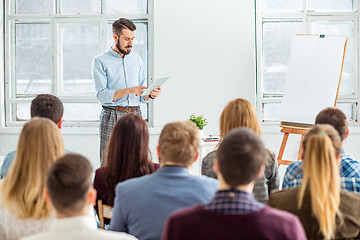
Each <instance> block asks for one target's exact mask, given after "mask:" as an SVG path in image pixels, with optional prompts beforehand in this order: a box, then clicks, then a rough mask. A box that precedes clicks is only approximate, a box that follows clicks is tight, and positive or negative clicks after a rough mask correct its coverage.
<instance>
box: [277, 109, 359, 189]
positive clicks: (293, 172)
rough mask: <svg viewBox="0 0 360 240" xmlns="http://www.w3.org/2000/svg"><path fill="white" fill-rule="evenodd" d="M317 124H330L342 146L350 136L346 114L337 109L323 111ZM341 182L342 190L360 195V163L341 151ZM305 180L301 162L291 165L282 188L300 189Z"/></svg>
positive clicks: (317, 118) (316, 121)
mask: <svg viewBox="0 0 360 240" xmlns="http://www.w3.org/2000/svg"><path fill="white" fill-rule="evenodd" d="M315 124H329V125H331V126H333V127H334V128H335V130H336V131H337V132H338V133H339V135H340V139H341V141H342V145H343V144H344V142H345V139H346V138H347V137H348V135H349V129H348V121H347V119H346V116H345V114H344V113H343V112H342V111H341V110H340V109H337V108H334V107H329V108H326V109H324V110H322V111H321V112H320V113H319V114H318V115H317V117H316V120H315ZM339 169H340V182H341V188H342V189H346V190H348V191H350V192H358V193H360V163H359V162H358V161H357V160H355V159H354V158H352V157H350V156H349V155H348V154H346V152H345V150H344V149H342V150H341V158H340V166H339ZM302 178H303V169H302V163H301V161H296V162H293V163H292V164H290V166H289V167H288V168H287V169H286V172H285V175H284V181H283V185H282V188H283V189H290V188H294V187H298V186H299V185H300V184H301V180H302Z"/></svg>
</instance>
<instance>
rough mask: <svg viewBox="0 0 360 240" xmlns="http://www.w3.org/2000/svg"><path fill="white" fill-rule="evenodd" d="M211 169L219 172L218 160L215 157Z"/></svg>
mask: <svg viewBox="0 0 360 240" xmlns="http://www.w3.org/2000/svg"><path fill="white" fill-rule="evenodd" d="M213 171H214V173H219V172H220V167H219V160H218V159H217V158H215V160H214V164H213Z"/></svg>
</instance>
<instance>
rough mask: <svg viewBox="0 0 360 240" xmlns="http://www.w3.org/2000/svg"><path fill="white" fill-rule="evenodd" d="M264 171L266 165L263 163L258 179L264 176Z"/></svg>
mask: <svg viewBox="0 0 360 240" xmlns="http://www.w3.org/2000/svg"><path fill="white" fill-rule="evenodd" d="M264 171H265V165H264V164H263V165H261V168H260V171H259V174H258V179H260V178H262V177H263V175H264Z"/></svg>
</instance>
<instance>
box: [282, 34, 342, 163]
mask: <svg viewBox="0 0 360 240" xmlns="http://www.w3.org/2000/svg"><path fill="white" fill-rule="evenodd" d="M347 41H348V38H347V37H339V36H326V37H325V35H324V34H321V35H296V37H295V38H294V42H293V46H292V49H291V56H290V62H289V71H288V73H287V79H286V86H285V92H284V98H283V103H282V117H281V118H282V119H283V121H281V122H280V127H282V129H281V131H280V132H283V133H284V136H283V140H282V143H281V146H280V150H279V154H278V157H277V161H278V164H279V166H280V165H290V164H291V163H292V162H293V161H290V160H284V159H282V157H283V154H284V150H285V146H286V143H287V140H288V137H289V134H300V135H301V142H302V140H303V136H304V135H305V134H306V132H307V131H308V130H309V129H310V128H311V127H312V126H313V124H314V120H315V117H316V115H317V114H318V113H319V112H320V111H321V110H323V109H324V108H326V107H330V106H334V107H336V103H337V99H338V94H339V88H340V82H341V75H342V71H343V66H344V59H345V52H346V45H347ZM300 148H301V143H300V147H299V151H300ZM300 157H301V156H299V153H298V157H297V160H300Z"/></svg>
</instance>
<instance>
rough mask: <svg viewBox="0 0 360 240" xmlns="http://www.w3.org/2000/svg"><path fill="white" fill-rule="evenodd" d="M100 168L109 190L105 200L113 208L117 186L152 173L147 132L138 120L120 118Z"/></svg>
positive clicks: (132, 116) (142, 121) (145, 125)
mask: <svg viewBox="0 0 360 240" xmlns="http://www.w3.org/2000/svg"><path fill="white" fill-rule="evenodd" d="M106 151H107V160H106V162H105V165H104V167H103V169H104V177H105V179H106V183H105V184H106V188H107V189H108V192H107V194H106V195H105V198H106V199H104V200H106V201H107V203H108V204H109V205H111V206H112V205H113V203H114V198H115V187H116V184H117V183H119V182H122V181H125V180H127V179H130V178H135V177H141V176H143V175H146V174H149V173H152V172H154V165H153V163H152V162H151V157H150V156H151V154H150V150H149V129H148V126H147V124H146V122H145V121H144V120H143V119H142V117H141V116H138V115H135V114H133V113H130V114H126V115H124V116H122V117H121V118H120V119H119V120H118V121H117V123H116V124H115V126H114V128H113V132H112V134H111V138H110V141H109V145H108V148H107V150H106Z"/></svg>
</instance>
